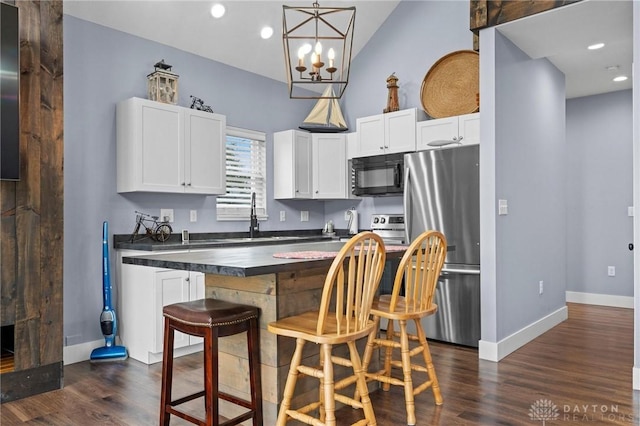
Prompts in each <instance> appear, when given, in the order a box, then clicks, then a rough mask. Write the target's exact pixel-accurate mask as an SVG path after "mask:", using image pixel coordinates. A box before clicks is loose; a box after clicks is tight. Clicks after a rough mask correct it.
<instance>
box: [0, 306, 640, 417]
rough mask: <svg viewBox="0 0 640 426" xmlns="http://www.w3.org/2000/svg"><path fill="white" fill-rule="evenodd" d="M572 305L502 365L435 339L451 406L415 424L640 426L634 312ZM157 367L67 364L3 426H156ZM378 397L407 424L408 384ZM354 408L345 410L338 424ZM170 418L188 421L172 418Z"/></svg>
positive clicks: (196, 373)
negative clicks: (59, 383)
mask: <svg viewBox="0 0 640 426" xmlns="http://www.w3.org/2000/svg"><path fill="white" fill-rule="evenodd" d="M568 306H569V319H568V320H567V321H565V322H564V323H562V324H560V325H559V326H557V327H555V328H554V329H553V330H551V331H549V332H547V333H545V334H544V335H542V336H540V337H539V338H537V339H535V340H534V341H533V342H531V343H529V344H527V345H526V346H524V347H523V348H521V349H519V350H518V351H516V352H514V353H513V354H511V355H509V356H507V357H506V358H504V359H503V360H502V361H501V362H499V363H493V362H489V361H482V360H478V357H477V351H476V350H474V349H469V348H463V347H457V346H453V345H448V344H442V343H436V342H432V343H431V352H432V356H433V359H434V364H435V368H436V372H437V374H438V379H439V381H440V386H441V388H442V395H443V397H444V404H443V405H442V406H439V407H437V406H435V404H434V403H433V395H432V393H431V392H430V391H428V392H425V393H423V394H420V395H419V396H417V397H416V414H417V418H418V425H447V426H449V425H536V424H538V425H545V424H546V425H548V426H553V425H565V426H568V425H576V424H587V425H612V424H618V425H637V424H640V410H639V407H640V392H638V391H633V390H632V388H631V386H632V384H631V383H632V367H633V310H632V309H622V308H608V307H599V306H589V305H576V304H568ZM200 363H201V355H200V354H194V355H190V356H186V357H182V358H178V359H176V361H175V364H174V366H175V368H176V369H177V374H176V376H175V377H177V379H176V380H177V383H176V385H178V384H179V386H177V387H176V388H175V389H176V390H175V391H174V392H175V394H176V395H181V394H182V393H181V392H185V393H186V392H188V391H190V390H192V389H195V388H198V387H199V386H201V382H202V378H201V374H202V368H201V366H200ZM160 372H161V365H160V364H155V365H151V366H147V365H144V364H142V363H140V362H137V361H135V360H131V359H130V360H127V361H124V362H111V363H99V364H95V363H93V364H92V363H90V362H88V361H87V362H81V363H77V364H73V365H68V366H66V367H65V368H64V384H65V386H64V389H61V390H58V391H53V392H48V393H45V394H41V395H36V396H32V397H29V398H25V399H22V400H19V401H14V402H9V403H5V404H3V405H1V406H0V412H1V417H0V423H1V424H2V425H3V426H9V425H23V424H31V425H56V426H68V425H156V424H157V422H158V410H159V394H160ZM371 399H372V401H373V403H374V409H375V413H376V417H377V420H378V425H384V426H386V425H402V424H405V412H404V396H403V394H402V389H400V388H398V387H393V388H392V390H391V391H390V392H382V391H377V392H374V393H373V394H372V395H371ZM193 403H198V404H195V405H198V407H197V409H199V408H200V407H201V406H202V404H201V402H199V400H198V401H194V402H193ZM547 406H551V410H548V411H544V408H545V407H547ZM553 406H555V409H553ZM195 409H196V408H194V410H195ZM355 414H359V413H358V412H357V410H352V409H351V408H346V409H344V408H343V409H342V410H340V411H339V418H338V424H340V425H343V424H349V423H350V422H351V421H353V419H355ZM556 414H557V416H556ZM294 423H295V422H290V423H289V424H291V425H293V424H294ZM171 424H172V425H185V424H188V423H186V422H184V421H182V420H180V419H177V418H172V420H171ZM265 426H271V425H265Z"/></svg>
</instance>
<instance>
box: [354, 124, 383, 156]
mask: <svg viewBox="0 0 640 426" xmlns="http://www.w3.org/2000/svg"><path fill="white" fill-rule="evenodd" d="M356 129H357V130H356V138H357V141H358V143H357V147H358V148H357V155H356V157H368V156H371V155H378V154H384V118H383V117H382V115H373V116H371V117H363V118H358V119H357V120H356Z"/></svg>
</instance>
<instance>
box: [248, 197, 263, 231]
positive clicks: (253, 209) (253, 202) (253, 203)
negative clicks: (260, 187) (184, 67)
mask: <svg viewBox="0 0 640 426" xmlns="http://www.w3.org/2000/svg"><path fill="white" fill-rule="evenodd" d="M250 220H251V224H250V225H249V237H250V238H254V237H256V236H257V235H258V232H260V225H259V224H258V216H257V215H256V193H255V192H252V193H251V217H250Z"/></svg>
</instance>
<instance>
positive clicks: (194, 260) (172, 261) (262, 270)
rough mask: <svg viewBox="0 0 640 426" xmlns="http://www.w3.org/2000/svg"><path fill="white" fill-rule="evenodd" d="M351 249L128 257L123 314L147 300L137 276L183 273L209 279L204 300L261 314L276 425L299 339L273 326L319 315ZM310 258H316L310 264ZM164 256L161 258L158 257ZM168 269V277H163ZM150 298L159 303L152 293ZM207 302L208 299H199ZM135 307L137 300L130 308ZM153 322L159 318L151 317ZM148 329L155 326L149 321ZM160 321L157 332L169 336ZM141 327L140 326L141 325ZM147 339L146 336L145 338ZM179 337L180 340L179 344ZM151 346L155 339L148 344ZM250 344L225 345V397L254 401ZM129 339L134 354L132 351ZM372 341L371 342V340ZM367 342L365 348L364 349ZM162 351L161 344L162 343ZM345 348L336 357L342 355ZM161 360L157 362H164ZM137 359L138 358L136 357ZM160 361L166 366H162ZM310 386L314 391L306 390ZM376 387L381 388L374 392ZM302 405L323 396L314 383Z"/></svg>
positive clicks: (267, 398) (269, 409)
mask: <svg viewBox="0 0 640 426" xmlns="http://www.w3.org/2000/svg"><path fill="white" fill-rule="evenodd" d="M343 245H344V242H339V241H328V242H312V243H295V244H275V245H260V246H256V245H253V246H244V247H237V246H234V247H221V248H213V249H208V250H199V251H195V250H192V251H189V252H182V253H172V254H155V253H154V254H145V255H140V256H124V257H123V258H122V263H123V265H122V273H123V282H126V283H127V284H126V285H127V287H131V288H123V289H122V297H121V306H122V311H127V310H129V309H130V308H127V304H129V305H130V306H134V305H135V306H138V304H139V303H140V301H141V300H140V299H141V298H143V297H145V296H144V295H143V294H142V293H141V292H140V291H139V290H140V289H137V287H138V283H136V282H135V281H132V278H133V277H135V276H136V274H140V273H143V272H145V270H146V271H148V270H156V269H157V270H158V271H166V270H181V271H189V272H191V273H204V277H205V286H204V296H205V297H212V298H216V299H220V300H227V301H232V302H236V303H244V304H247V305H252V306H257V307H259V308H260V328H261V330H260V358H261V360H260V362H261V366H262V370H261V371H262V397H263V410H264V422H265V424H275V420H276V417H277V409H278V404H279V402H280V401H281V400H282V394H283V391H284V384H285V382H286V377H287V373H288V371H289V363H290V361H291V355H292V354H293V351H294V348H295V341H294V339H287V338H282V337H278V336H276V335H274V334H271V333H269V332H268V331H267V330H266V328H267V324H268V323H269V322H271V321H275V320H277V319H280V318H285V317H288V316H291V315H296V314H299V313H302V312H305V311H310V310H315V309H318V306H319V301H320V299H321V297H322V287H323V285H324V279H325V276H326V274H327V271H328V269H329V267H330V265H331V263H332V261H333V256H334V254H335V253H336V252H338V251H339V250H340V249H341V248H342V246H343ZM303 252H304V253H307V255H306V256H305V254H302V255H301V256H302V257H307V258H302V259H293V258H281V257H274V255H278V256H279V254H283V253H287V256H290V255H291V254H292V253H298V254H300V253H303ZM309 252H313V253H315V255H314V256H313V258H308V257H309V255H308V253H309ZM156 253H157V252H156ZM402 253H403V252H402V251H388V252H387V258H388V259H392V258H398V257H400V256H402ZM159 268H162V269H159ZM147 293H148V294H147V296H146V297H148V298H149V297H156V298H157V296H158V290H157V289H155V292H154V294H155V296H154V295H152V294H150V293H149V291H147ZM196 297H201V296H196ZM128 299H130V300H128ZM148 315H153V314H152V313H151V312H149V313H148ZM125 320H126V317H125V318H123V321H122V323H123V324H122V330H123V333H121V334H122V335H123V336H127V335H131V334H130V333H129V332H128V330H127V327H132V325H131V324H127V323H126V321H125ZM147 321H149V320H147ZM155 321H156V328H158V327H159V331H160V332H161V330H162V322H161V321H162V318H160V323H157V317H156V319H155ZM134 326H135V325H134ZM140 338H144V336H140ZM178 338H179V337H176V339H178ZM147 339H148V337H147ZM244 339H245V336H244V335H239V336H230V337H225V338H223V339H221V340H220V346H219V351H220V354H219V357H220V358H219V359H220V365H223V366H224V369H221V371H224V372H225V374H222V375H221V376H220V377H219V378H218V380H219V383H220V389H221V390H224V391H225V392H228V393H230V394H233V395H236V396H239V397H242V398H247V399H248V398H249V383H248V363H247V353H246V343H245V340H244ZM126 340H127V338H126V337H124V338H123V343H124V344H125V345H127V346H130V345H131V344H130V343H129V342H127V341H126ZM365 341H366V339H365ZM365 341H363V342H361V344H363V345H364V343H365ZM160 344H161V342H160ZM158 349H160V350H161V346H155V347H154V346H153V344H152V343H149V350H150V351H153V350H156V351H157V350H158ZM340 350H341V348H338V349H337V351H340ZM158 352H159V351H158ZM159 355H160V354H156V356H159ZM132 356H133V355H132ZM317 356H318V350H317V348H314V347H313V346H312V345H309V351H308V353H307V354H306V355H305V357H317ZM157 359H160V358H157ZM304 383H308V385H307V386H305V384H304ZM372 386H374V385H373V384H372ZM296 391H297V393H299V394H298V396H297V397H296V399H295V400H294V403H297V402H308V401H311V400H312V399H313V398H315V397H316V396H317V392H318V389H317V386H315V385H314V383H313V381H305V380H304V379H301V382H300V385H299V386H298V387H297V389H296ZM220 410H221V414H222V415H224V416H225V417H232V416H234V415H237V414H239V411H238V410H239V409H238V408H237V407H235V406H233V405H232V404H228V403H226V402H225V401H222V400H221V401H220Z"/></svg>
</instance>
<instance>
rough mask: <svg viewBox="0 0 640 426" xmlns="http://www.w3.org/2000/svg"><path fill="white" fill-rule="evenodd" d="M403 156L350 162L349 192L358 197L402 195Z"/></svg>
mask: <svg viewBox="0 0 640 426" xmlns="http://www.w3.org/2000/svg"><path fill="white" fill-rule="evenodd" d="M403 173H404V154H385V155H375V156H373V157H358V158H354V159H353V160H351V192H352V193H353V195H358V196H381V195H402V192H403V189H404V184H403Z"/></svg>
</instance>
